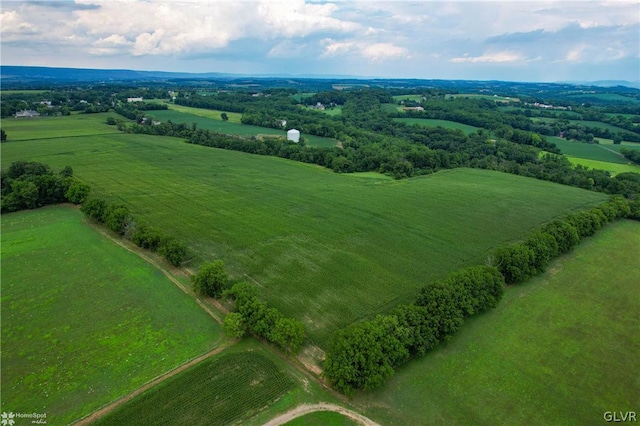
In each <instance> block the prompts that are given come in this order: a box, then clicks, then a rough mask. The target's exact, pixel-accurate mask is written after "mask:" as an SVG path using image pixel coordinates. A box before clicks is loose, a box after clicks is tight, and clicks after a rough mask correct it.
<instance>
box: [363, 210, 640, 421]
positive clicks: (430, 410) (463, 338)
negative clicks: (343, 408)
mask: <svg viewBox="0 0 640 426" xmlns="http://www.w3.org/2000/svg"><path fill="white" fill-rule="evenodd" d="M639 241H640V223H638V222H632V221H618V222H615V223H613V224H610V225H608V226H607V227H606V228H604V229H603V230H601V231H599V233H598V234H596V235H595V236H594V237H590V238H588V239H586V240H584V241H583V242H582V243H581V244H580V246H578V247H577V248H576V249H574V251H573V252H572V253H570V254H568V255H565V256H563V257H561V258H559V259H558V260H556V261H555V262H553V263H552V264H551V265H550V267H549V268H548V271H547V272H546V273H544V274H543V275H540V276H539V277H537V278H534V279H532V280H531V281H529V282H527V283H525V284H522V285H518V286H513V287H510V288H508V289H507V291H506V293H505V297H504V299H503V300H502V301H501V302H500V304H499V305H498V307H497V308H496V309H494V310H492V311H489V312H487V313H485V314H482V315H480V316H477V317H474V318H472V319H470V320H469V321H467V322H466V323H465V324H464V325H463V327H462V328H461V330H460V331H459V332H458V333H457V334H456V335H455V336H454V337H453V339H452V340H451V341H450V342H449V343H448V344H446V345H444V346H441V347H438V348H436V349H435V350H434V351H432V352H430V353H428V354H427V355H426V356H424V357H423V358H420V359H416V360H414V361H412V362H410V363H409V364H407V365H405V366H404V367H403V368H401V369H400V370H399V371H397V372H396V375H395V377H393V378H392V379H391V380H390V381H389V382H388V383H387V385H386V386H385V387H384V388H382V389H380V390H379V391H376V392H373V393H370V394H363V395H358V396H356V398H355V399H354V402H355V403H357V404H359V405H362V406H366V407H369V408H368V409H367V410H366V413H365V414H366V415H368V416H369V417H371V418H373V419H374V420H376V421H378V422H379V423H381V424H442V425H449V424H463V425H464V424H474V425H495V424H538V425H543V424H585V425H586V424H599V423H601V422H603V413H604V412H606V411H616V410H617V411H623V412H626V411H636V412H637V410H638V401H640V384H639V383H638V377H639V375H640V364H638V353H640V339H639V338H638V336H640V287H639V286H638V283H639V282H640V270H639V269H638V268H636V267H634V266H635V265H637V263H638V258H639V257H640V244H638V242H639ZM452 401H453V402H452Z"/></svg>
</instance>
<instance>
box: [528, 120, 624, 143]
mask: <svg viewBox="0 0 640 426" xmlns="http://www.w3.org/2000/svg"><path fill="white" fill-rule="evenodd" d="M531 120H532V121H534V122H541V123H555V122H556V121H558V120H559V119H556V118H536V117H534V118H532V119H531ZM569 123H571V124H575V125H580V126H584V127H594V128H597V129H603V130H604V129H607V130H609V131H610V132H614V133H618V132H622V133H626V132H629V131H628V130H625V129H623V128H622V127H617V126H614V125H611V124H609V123H603V122H602V121H589V120H569ZM596 139H599V138H596Z"/></svg>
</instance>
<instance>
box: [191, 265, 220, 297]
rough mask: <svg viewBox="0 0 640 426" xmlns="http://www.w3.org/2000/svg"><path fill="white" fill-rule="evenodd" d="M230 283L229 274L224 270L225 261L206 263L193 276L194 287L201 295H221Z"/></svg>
mask: <svg viewBox="0 0 640 426" xmlns="http://www.w3.org/2000/svg"><path fill="white" fill-rule="evenodd" d="M228 284H229V276H228V275H227V272H226V271H225V270H224V262H223V261H222V260H215V261H213V262H209V263H205V264H204V265H202V267H201V268H200V271H198V273H197V274H196V275H194V276H193V289H194V291H195V292H196V293H198V294H200V295H206V296H209V297H216V298H217V297H220V296H221V295H222V292H223V291H224V290H226V288H227V286H228Z"/></svg>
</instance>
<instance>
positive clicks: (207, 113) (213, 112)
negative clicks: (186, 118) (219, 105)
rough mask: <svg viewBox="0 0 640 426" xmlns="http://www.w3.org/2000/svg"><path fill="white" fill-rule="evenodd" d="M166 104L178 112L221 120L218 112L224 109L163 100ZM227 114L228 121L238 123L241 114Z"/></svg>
mask: <svg viewBox="0 0 640 426" xmlns="http://www.w3.org/2000/svg"><path fill="white" fill-rule="evenodd" d="M165 103H166V104H167V105H168V106H169V109H170V110H173V111H178V112H184V113H187V114H193V115H197V116H199V117H205V118H210V119H212V120H217V121H222V118H221V117H220V114H222V113H223V112H226V111H220V110H217V109H204V108H193V107H188V106H183V105H176V104H172V103H168V102H165ZM154 112H155V111H150V112H149V115H153V113H154ZM226 114H227V116H228V117H229V122H230V123H237V124H240V119H242V114H241V113H239V112H226Z"/></svg>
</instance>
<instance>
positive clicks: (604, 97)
mask: <svg viewBox="0 0 640 426" xmlns="http://www.w3.org/2000/svg"><path fill="white" fill-rule="evenodd" d="M566 96H567V97H568V98H575V99H580V100H589V99H593V100H598V101H605V102H628V103H634V104H635V103H639V102H640V100H639V99H636V98H632V97H630V96H624V95H619V94H617V93H584V92H577V93H571V94H566Z"/></svg>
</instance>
